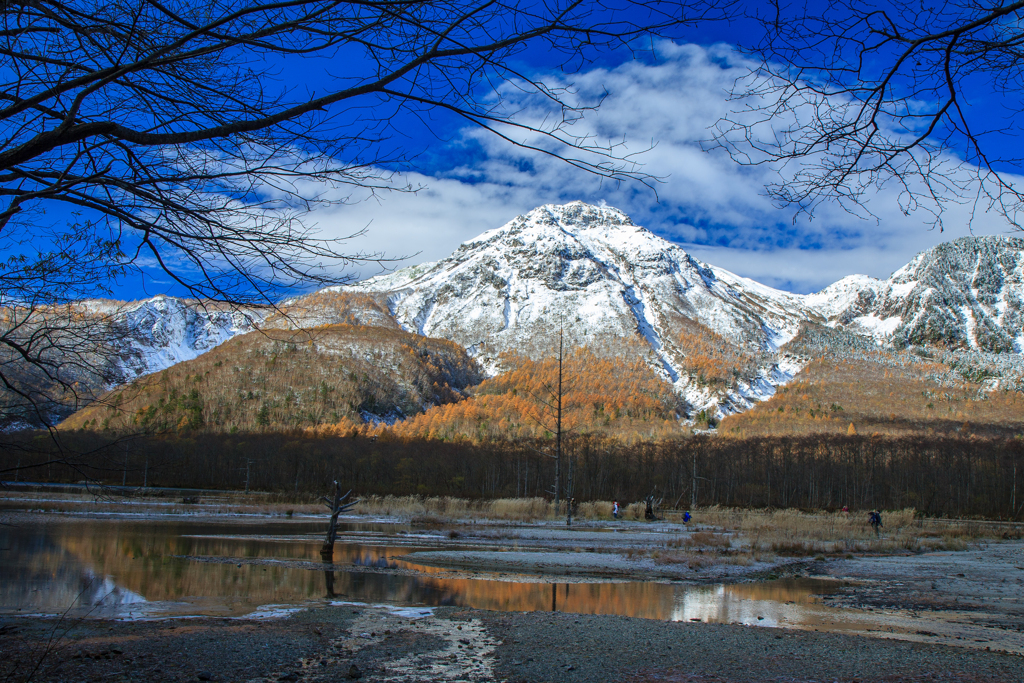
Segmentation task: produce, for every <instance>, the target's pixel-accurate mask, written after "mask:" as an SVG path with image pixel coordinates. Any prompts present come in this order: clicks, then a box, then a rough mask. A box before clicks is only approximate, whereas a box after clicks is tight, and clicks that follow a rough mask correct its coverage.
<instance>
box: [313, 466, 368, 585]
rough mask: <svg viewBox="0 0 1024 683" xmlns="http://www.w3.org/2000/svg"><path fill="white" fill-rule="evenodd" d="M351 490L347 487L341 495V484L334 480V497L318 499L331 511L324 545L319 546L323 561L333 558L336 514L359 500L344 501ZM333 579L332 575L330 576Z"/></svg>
mask: <svg viewBox="0 0 1024 683" xmlns="http://www.w3.org/2000/svg"><path fill="white" fill-rule="evenodd" d="M350 493H352V490H351V489H349V491H348V493H346V494H345V495H344V496H343V495H341V484H339V483H338V482H337V481H335V482H334V498H333V499H331V498H328V497H327V496H321V498H320V500H322V501H323V502H324V504H325V505H326V506H327V508H328V509H329V510H330V511H331V522H330V525H329V526H328V527H327V537H326V538H325V539H324V545H323V547H322V548H320V557H321V558H322V559H323V560H324V561H325V562H327V561H330V560H332V559H333V558H334V542H335V540H336V539H337V537H338V516H339V515H341V513H342V512H346V511H347V510H350V509H352V508H353V507H355V505H356V504H357V503H358V502H359V500H358V499H357V500H353V501H351V502H348V503H346V502H345V501H346V499H348V497H349V494H350ZM331 578H332V579H333V578H334V577H333V575H332V576H331Z"/></svg>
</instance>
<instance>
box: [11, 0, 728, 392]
mask: <svg viewBox="0 0 1024 683" xmlns="http://www.w3.org/2000/svg"><path fill="white" fill-rule="evenodd" d="M724 4H726V3H720V2H719V1H718V0H693V2H688V1H684V2H672V1H668V0H535V1H532V2H514V3H509V2H494V1H493V0H444V2H440V1H437V0H432V1H416V0H397V1H396V0H366V1H363V2H340V1H337V0H282V1H280V2H265V1H262V0H171V1H170V2H162V1H160V0H112V1H105V2H99V1H98V0H67V1H64V0H30V1H29V0H25V1H22V0H14V1H13V2H8V3H5V4H4V6H3V9H2V10H0V22H2V23H0V64H2V69H3V78H4V79H5V82H4V86H3V88H2V91H0V140H2V142H0V253H2V256H0V259H2V261H0V306H6V307H8V309H9V310H10V311H13V312H12V313H10V315H9V316H8V319H7V320H5V321H3V325H4V327H3V330H0V347H3V353H4V354H6V355H4V359H7V358H8V357H9V358H11V359H13V360H12V362H15V361H18V362H22V363H27V364H28V365H30V366H32V367H33V368H35V369H34V370H24V371H21V370H18V371H12V370H10V368H11V366H10V365H9V364H7V363H6V362H4V364H3V365H2V366H0V384H4V385H5V386H6V387H7V388H8V389H9V390H10V389H14V390H15V393H18V390H17V388H16V387H17V385H18V380H17V377H18V376H19V375H18V372H20V373H21V375H26V376H27V375H29V374H32V373H35V372H43V373H44V374H47V375H48V377H49V379H51V380H53V381H55V382H56V385H58V386H59V387H60V391H67V390H70V389H72V388H73V385H74V382H75V381H76V379H75V377H74V373H71V375H68V374H66V373H63V374H62V373H61V372H58V371H56V370H62V369H63V368H62V366H61V362H62V361H63V359H66V358H72V357H76V354H78V355H81V354H85V355H84V356H82V357H83V358H84V357H86V356H87V355H88V353H93V352H96V348H93V349H83V348H79V347H77V346H75V345H74V344H72V345H70V346H62V344H63V343H64V341H66V340H67V337H64V336H61V334H56V335H51V334H50V332H49V331H50V330H51V329H55V330H58V331H61V330H65V329H66V326H64V324H63V323H62V322H61V321H62V320H63V319H64V318H65V317H67V316H66V315H65V311H70V310H71V308H69V307H72V308H73V304H74V302H75V301H77V300H80V299H82V298H85V297H96V296H103V295H107V294H109V292H110V291H111V283H112V282H115V281H117V280H118V279H119V278H123V277H125V276H127V275H131V274H133V273H134V274H138V273H139V272H140V271H142V270H143V269H144V268H153V269H156V270H157V271H162V273H163V274H165V275H166V276H167V277H169V278H170V279H171V280H173V281H174V282H176V283H177V285H178V286H179V287H180V289H181V290H183V291H186V292H188V293H189V294H190V295H191V296H193V297H195V298H196V299H199V300H217V301H228V302H233V303H235V304H244V303H252V302H273V301H274V300H275V296H277V295H279V293H280V292H282V291H286V290H288V289H289V288H292V287H296V286H302V287H304V288H308V287H311V286H317V285H326V284H332V283H336V282H339V281H341V278H340V277H339V276H338V275H337V272H338V267H339V266H343V265H344V264H351V263H353V262H356V261H360V260H362V259H376V258H378V256H377V255H374V254H353V253H349V252H347V251H346V250H345V247H344V242H342V241H332V240H325V239H321V238H320V237H319V236H318V234H317V232H316V231H315V230H314V226H311V225H309V224H307V223H306V222H304V221H303V218H304V217H305V216H306V215H307V214H308V212H309V210H310V209H311V208H312V207H313V206H314V205H316V204H318V203H322V202H327V201H331V200H333V201H345V199H337V197H345V196H346V192H345V190H346V188H348V189H351V190H356V189H358V190H359V191H361V192H365V191H369V192H371V193H374V192H377V191H382V190H386V189H387V190H391V189H396V188H395V183H394V181H393V178H392V177H391V176H390V175H389V171H388V169H398V168H414V167H415V166H414V163H415V155H414V154H413V153H410V152H408V151H407V150H406V149H405V148H404V147H403V145H404V144H405V142H404V140H403V138H402V131H400V130H396V124H395V122H396V121H398V120H403V119H401V118H400V117H401V116H413V117H419V118H420V119H421V120H423V121H424V122H426V123H427V124H428V125H429V124H430V122H431V119H432V118H433V117H435V116H438V115H444V116H451V117H455V118H456V120H461V121H463V122H464V123H468V124H471V125H475V126H478V127H480V128H483V129H485V130H487V131H489V132H490V133H493V134H494V135H496V136H499V137H500V138H502V139H504V140H506V141H507V142H508V143H509V144H512V145H520V146H525V147H529V148H532V149H536V150H537V151H539V152H541V153H544V154H550V155H554V156H556V157H559V158H561V159H564V160H565V161H566V163H568V164H571V165H573V166H576V167H578V168H582V169H584V170H586V171H589V172H592V173H595V174H597V175H599V176H603V177H606V178H610V179H616V180H619V179H633V180H639V181H641V182H644V181H650V180H651V179H650V178H649V177H648V176H646V175H645V174H644V173H643V171H642V169H641V168H640V166H639V165H638V164H636V163H635V162H634V161H633V160H632V159H631V158H628V157H626V158H623V157H621V156H620V155H619V150H620V149H622V148H620V147H617V146H616V145H615V144H612V143H605V142H604V141H601V140H596V139H592V138H589V137H578V136H575V135H574V134H573V133H572V132H571V127H570V124H571V123H572V122H573V121H575V120H577V119H578V118H579V117H580V116H581V115H582V114H583V113H584V112H585V111H586V110H587V109H588V108H589V107H592V106H595V105H596V104H597V103H582V104H580V103H578V102H576V100H575V94H574V93H572V92H571V91H569V90H566V89H557V88H552V87H548V86H547V85H545V83H544V82H543V81H542V80H538V79H536V78H532V77H531V76H530V75H529V74H526V73H522V72H520V71H517V69H516V66H515V65H516V64H517V63H518V62H517V59H518V58H519V57H520V56H522V54H523V53H524V51H526V50H543V51H546V52H547V53H549V54H552V55H556V56H557V58H558V59H559V60H560V63H561V65H562V68H563V70H566V71H572V70H574V69H578V68H579V67H580V66H581V65H583V64H585V63H586V62H587V61H588V60H590V59H591V58H593V57H595V56H596V55H599V54H601V53H602V52H603V51H607V50H613V49H623V50H631V49H633V48H634V46H636V45H637V44H639V43H641V42H643V40H644V39H647V40H648V41H649V39H651V38H652V37H654V36H657V35H670V34H671V33H672V31H674V30H675V29H676V28H678V27H680V26H683V25H687V24H692V23H693V22H695V21H698V20H702V19H707V18H712V17H716V16H720V14H721V6H722V5H724ZM510 90H516V91H517V92H522V91H528V92H531V93H533V94H535V95H536V96H537V97H540V98H542V99H543V100H544V101H546V102H547V104H548V106H549V107H550V109H551V110H552V111H554V112H556V116H555V117H554V118H553V120H550V121H545V122H541V123H536V122H531V121H529V120H527V119H525V118H523V117H521V116H519V112H517V111H516V110H515V109H514V108H513V106H512V105H511V104H510V103H509V102H510V100H509V99H508V98H507V97H505V95H506V94H507V93H508V92H509V91H510ZM403 164H404V166H403ZM397 189H406V190H409V189H414V188H407V187H406V188H401V187H400V188H397ZM28 330H32V334H34V335H36V336H40V335H41V336H43V337H47V342H45V343H43V345H42V346H38V345H37V346H32V345H29V346H26V345H24V344H22V343H21V342H20V341H19V339H20V338H19V337H18V334H17V333H16V332H17V331H21V332H25V331H28ZM55 339H56V340H57V341H54V340H55ZM47 344H49V346H47ZM44 347H45V348H44ZM100 351H102V349H100ZM48 359H60V360H57V361H55V362H56V365H57V366H60V367H57V368H56V370H55V371H53V372H51V370H53V368H51V366H50V365H49V363H50V360H48ZM19 395H21V396H23V397H25V394H24V393H22V394H19Z"/></svg>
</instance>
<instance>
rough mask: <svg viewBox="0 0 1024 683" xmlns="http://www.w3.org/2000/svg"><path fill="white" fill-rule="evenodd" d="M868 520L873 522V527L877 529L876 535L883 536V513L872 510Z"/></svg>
mask: <svg viewBox="0 0 1024 683" xmlns="http://www.w3.org/2000/svg"><path fill="white" fill-rule="evenodd" d="M868 521H869V522H870V523H871V528H872V529H874V530H875V536H876V537H878V536H881V532H880V529H881V528H882V513H881V512H879V511H878V510H872V511H871V514H869V515H868Z"/></svg>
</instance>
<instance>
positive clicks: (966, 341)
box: [808, 237, 1024, 353]
mask: <svg viewBox="0 0 1024 683" xmlns="http://www.w3.org/2000/svg"><path fill="white" fill-rule="evenodd" d="M808 303H809V304H811V305H812V306H815V307H817V308H818V310H819V311H821V312H822V313H823V314H824V315H825V316H826V317H827V318H828V320H829V324H831V325H838V326H843V327H845V328H846V329H847V330H849V331H851V332H854V333H856V334H860V335H864V336H866V337H869V338H873V339H876V340H878V341H880V342H882V343H884V344H885V345H887V346H892V347H895V348H903V347H907V346H936V347H941V348H946V349H965V350H976V351H988V352H994V353H1021V352H1024V239H1020V238H1016V237H962V238H960V239H958V240H955V241H953V242H946V243H944V244H939V245H937V246H935V247H933V248H931V249H928V250H927V251H924V252H922V253H920V254H918V255H917V256H916V257H914V259H913V260H912V261H911V262H910V263H908V264H907V265H905V266H904V267H903V268H900V269H899V270H898V271H896V272H895V273H893V274H892V276H891V277H890V278H888V279H887V280H875V279H873V278H866V277H864V276H851V277H848V278H844V279H843V280H840V281H839V282H837V283H835V284H834V285H831V286H830V287H828V288H826V289H825V290H823V291H822V292H821V293H819V294H817V295H811V296H810V297H808Z"/></svg>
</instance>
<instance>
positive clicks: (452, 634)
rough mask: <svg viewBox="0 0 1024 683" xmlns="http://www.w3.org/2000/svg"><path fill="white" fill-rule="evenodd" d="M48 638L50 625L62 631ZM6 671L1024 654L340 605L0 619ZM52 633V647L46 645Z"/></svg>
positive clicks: (227, 673)
mask: <svg viewBox="0 0 1024 683" xmlns="http://www.w3.org/2000/svg"><path fill="white" fill-rule="evenodd" d="M51 636H53V638H52V640H51ZM0 639H2V640H0V644H2V650H3V652H4V654H5V657H4V660H3V663H2V664H0V677H3V678H4V679H5V680H15V681H20V680H26V676H28V675H29V673H30V672H31V671H32V669H33V667H34V666H35V663H36V662H37V661H39V660H40V658H41V655H43V654H44V653H45V655H46V656H45V657H42V664H41V666H40V667H39V668H38V670H36V671H35V672H34V673H32V674H31V680H36V681H101V680H103V681H106V680H109V681H135V680H138V681H202V680H214V681H268V682H269V681H298V680H302V681H310V682H320V681H338V680H356V679H359V680H364V681H392V682H398V681H402V682H410V683H412V682H417V683H418V682H420V681H424V682H425V681H510V682H520V681H523V682H533V681H538V682H541V681H565V682H567V683H568V682H575V681H626V682H632V683H642V682H647V681H651V682H653V681H666V682H668V681H678V682H687V681H690V682H697V681H718V682H730V683H731V682H737V683H738V682H746V681H779V682H782V681H786V682H787V683H805V682H806V683H810V682H811V681H822V682H823V681H843V682H850V683H852V682H853V681H860V682H862V683H869V682H876V681H879V682H880V681H984V682H986V683H988V682H992V683H994V682H997V681H998V682H1000V683H1002V682H1009V681H1022V680H1024V657H1019V656H1013V655H1006V654H999V653H994V652H985V651H981V650H975V649H966V648H957V647H948V646H942V645H927V644H921V643H908V642H901V641H893V640H884V639H875V638H864V637H857V636H846V635H839V634H833V633H816V632H813V631H810V632H808V631H786V630H781V629H772V628H756V627H743V626H732V625H717V624H691V623H677V622H660V621H652V620H645V619H631V618H627V617H615V616H583V615H572V614H562V613H539V612H532V613H513V612H481V611H475V610H464V609H458V608H438V609H436V610H434V611H433V612H432V613H428V615H427V616H425V617H422V618H411V617H410V616H407V615H403V614H402V613H396V611H395V610H393V609H386V608H379V607H378V608H374V607H358V606H349V605H344V606H333V607H322V608H313V609H309V610H304V611H301V612H297V613H294V614H291V615H290V616H288V617H285V618H281V619H266V620H253V619H189V620H185V619H178V620H173V621H158V622H107V621H99V620H96V621H92V620H90V621H84V622H79V623H77V624H74V625H73V627H72V628H70V629H69V630H67V631H65V629H64V628H63V625H58V624H57V622H56V621H55V620H52V619H42V618H24V617H22V618H16V619H3V620H0ZM48 642H49V643H50V647H49V649H47V643H48Z"/></svg>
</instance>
